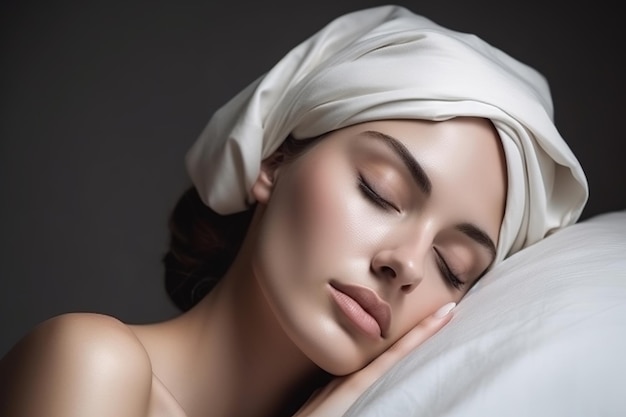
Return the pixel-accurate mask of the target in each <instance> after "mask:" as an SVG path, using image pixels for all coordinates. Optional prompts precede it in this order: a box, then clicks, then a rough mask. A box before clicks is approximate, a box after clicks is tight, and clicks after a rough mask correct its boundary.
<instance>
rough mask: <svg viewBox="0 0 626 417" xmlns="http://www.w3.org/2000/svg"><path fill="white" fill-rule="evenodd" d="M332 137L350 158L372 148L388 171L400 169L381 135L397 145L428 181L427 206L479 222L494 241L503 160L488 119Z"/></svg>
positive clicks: (394, 123) (355, 130)
mask: <svg viewBox="0 0 626 417" xmlns="http://www.w3.org/2000/svg"><path fill="white" fill-rule="evenodd" d="M373 132H374V133H373ZM332 135H334V136H337V137H339V138H343V139H344V142H345V143H347V149H348V151H349V152H350V155H357V154H359V152H358V150H359V149H362V148H363V147H366V148H373V149H374V151H375V152H381V153H382V154H384V155H386V158H387V159H388V160H389V162H390V167H394V166H398V167H399V168H398V169H400V170H402V169H404V168H403V165H405V164H404V162H403V161H402V158H400V157H397V155H396V154H397V152H396V151H394V150H393V149H392V148H394V146H390V145H389V143H388V142H389V141H388V140H386V139H384V137H385V136H387V137H390V138H391V139H392V140H393V141H397V142H398V143H399V144H400V145H401V146H402V147H404V148H405V150H406V152H407V153H408V154H409V155H410V157H411V158H413V159H415V160H416V161H417V162H418V163H419V165H420V167H422V168H423V170H424V172H425V173H426V175H427V176H428V178H429V180H430V181H431V182H432V196H430V200H432V204H434V205H438V207H439V209H440V210H442V211H445V212H446V213H447V214H448V215H449V217H450V218H454V219H456V220H458V221H468V220H471V221H472V222H477V223H480V224H481V225H482V227H484V228H485V229H487V230H488V231H490V233H489V234H490V235H491V236H492V237H493V238H494V240H496V239H497V236H498V232H499V227H500V224H501V221H502V217H503V213H504V205H505V200H506V187H507V183H506V181H507V179H506V160H505V157H504V152H503V150H502V144H501V141H500V138H499V136H498V134H497V132H496V130H495V128H494V127H493V125H492V124H491V122H490V121H489V120H486V119H482V118H474V117H459V118H454V119H450V120H446V121H438V122H433V121H425V120H384V121H375V122H367V123H361V124H358V125H354V126H350V127H348V128H344V129H341V130H339V131H336V132H334V133H333V134H332ZM340 142H341V141H340ZM394 169H395V168H394Z"/></svg>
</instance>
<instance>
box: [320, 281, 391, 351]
mask: <svg viewBox="0 0 626 417" xmlns="http://www.w3.org/2000/svg"><path fill="white" fill-rule="evenodd" d="M330 290H331V294H332V297H333V299H334V301H335V302H336V303H337V306H338V307H339V309H340V310H341V311H342V312H343V313H344V314H345V315H346V316H347V317H348V319H349V320H350V321H351V322H352V323H353V324H354V325H355V326H356V327H357V328H358V329H359V330H360V331H361V332H363V333H365V334H366V335H367V336H369V337H372V338H375V339H379V338H385V337H387V334H388V333H389V326H390V324H391V308H390V307H389V304H387V303H386V302H385V301H383V300H381V298H380V297H379V296H378V294H376V292H375V291H373V290H371V289H369V288H367V287H361V286H356V285H347V284H341V283H339V282H336V281H332V282H331V283H330Z"/></svg>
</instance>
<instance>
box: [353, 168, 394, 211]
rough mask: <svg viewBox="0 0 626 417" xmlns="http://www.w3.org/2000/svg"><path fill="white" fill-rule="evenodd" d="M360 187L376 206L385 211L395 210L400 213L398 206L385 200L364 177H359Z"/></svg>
mask: <svg viewBox="0 0 626 417" xmlns="http://www.w3.org/2000/svg"><path fill="white" fill-rule="evenodd" d="M358 185H359V189H360V190H361V192H362V193H363V194H364V195H365V197H367V199H368V200H370V201H371V202H373V203H374V204H376V205H377V206H378V207H380V208H383V209H385V210H388V209H393V210H396V211H399V210H398V208H397V207H396V206H394V205H393V204H391V203H390V202H389V201H387V200H385V199H384V198H382V197H381V196H380V194H378V193H377V192H376V191H375V190H374V188H373V187H372V186H371V185H370V184H369V183H368V182H367V181H366V180H365V178H363V176H361V175H359V177H358Z"/></svg>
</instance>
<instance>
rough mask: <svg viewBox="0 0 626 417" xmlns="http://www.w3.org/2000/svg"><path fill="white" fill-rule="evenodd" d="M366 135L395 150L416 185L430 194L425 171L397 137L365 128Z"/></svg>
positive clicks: (429, 183) (430, 185) (430, 184)
mask: <svg viewBox="0 0 626 417" xmlns="http://www.w3.org/2000/svg"><path fill="white" fill-rule="evenodd" d="M363 133H364V134H365V135H366V136H369V137H371V138H374V139H379V140H381V141H382V142H383V143H385V144H386V145H387V146H389V148H390V149H391V150H392V151H394V152H395V154H396V155H397V156H398V157H399V158H400V159H401V160H402V162H404V165H406V167H407V169H408V170H409V172H410V173H411V177H412V178H413V180H414V181H415V183H416V184H417V186H418V187H419V188H420V189H421V190H422V192H423V193H424V194H426V195H427V196H429V195H430V192H431V190H432V188H433V186H432V183H431V182H430V178H428V175H426V172H425V171H424V169H423V168H422V166H421V165H420V163H419V162H417V160H416V159H415V158H414V157H413V155H411V152H409V150H408V149H407V148H406V146H404V144H402V142H400V141H399V140H398V139H396V138H394V137H393V136H389V135H387V134H385V133H382V132H378V131H376V130H366V131H365V132H363Z"/></svg>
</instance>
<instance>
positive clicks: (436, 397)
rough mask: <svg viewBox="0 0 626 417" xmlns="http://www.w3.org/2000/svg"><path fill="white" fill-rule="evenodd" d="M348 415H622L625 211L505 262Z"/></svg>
mask: <svg viewBox="0 0 626 417" xmlns="http://www.w3.org/2000/svg"><path fill="white" fill-rule="evenodd" d="M346 416H351V417H352V416H358V417H368V416H381V417H382V416H384V417H393V416H398V417H400V416H401V417H407V416H419V417H427V416H437V417H452V416H455V417H456V416H459V417H460V416H462V417H472V416H476V417H492V416H506V417H515V416H525V417H527V416H532V417H537V416H551V417H555V416H563V417H565V416H567V417H575V416H581V417H602V416H620V417H624V416H626V210H624V211H617V212H612V213H606V214H603V215H599V216H596V217H593V218H591V219H588V220H586V221H583V222H581V223H578V224H575V225H573V226H570V227H568V228H566V229H564V230H561V231H560V232H557V233H555V234H554V235H552V236H550V237H548V238H546V239H545V240H543V241H541V242H539V243H537V244H536V245H534V246H531V247H529V248H527V249H525V250H523V251H521V252H518V253H517V254H515V255H514V256H512V257H510V258H509V259H507V260H505V261H504V262H503V263H502V264H500V265H499V266H498V267H497V268H495V269H494V270H493V271H491V272H490V273H489V274H487V275H486V276H485V277H483V279H482V280H481V282H480V285H479V286H477V287H476V289H473V290H472V291H470V293H469V294H468V295H467V296H466V297H465V298H464V299H463V301H462V302H461V303H460V304H459V306H458V307H457V308H456V310H455V316H454V318H453V319H452V321H451V322H450V323H449V324H448V325H447V326H446V327H444V328H443V329H442V330H441V331H440V332H439V333H438V334H437V335H435V336H434V337H433V338H431V339H429V340H428V341H427V342H426V343H424V344H422V345H421V346H420V347H419V348H418V349H416V350H415V351H414V352H412V354H411V355H409V356H408V357H407V358H406V359H405V360H404V361H402V362H401V363H399V364H398V365H397V366H396V367H394V368H393V369H392V370H391V371H389V372H388V373H387V374H386V375H384V376H383V377H382V378H381V379H379V381H377V383H376V384H374V385H373V386H372V387H371V388H370V390H369V391H367V392H366V393H365V394H364V395H363V396H362V397H361V398H360V399H359V400H358V401H357V402H356V403H355V404H354V406H353V407H352V408H351V409H350V410H349V411H348V412H347V414H346Z"/></svg>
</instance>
